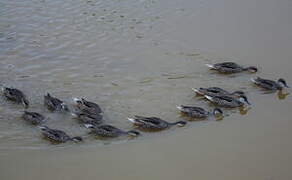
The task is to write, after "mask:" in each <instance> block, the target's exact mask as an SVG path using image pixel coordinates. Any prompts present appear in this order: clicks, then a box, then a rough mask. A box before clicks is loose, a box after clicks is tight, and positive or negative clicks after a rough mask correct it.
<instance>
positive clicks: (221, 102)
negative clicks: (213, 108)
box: [205, 95, 250, 108]
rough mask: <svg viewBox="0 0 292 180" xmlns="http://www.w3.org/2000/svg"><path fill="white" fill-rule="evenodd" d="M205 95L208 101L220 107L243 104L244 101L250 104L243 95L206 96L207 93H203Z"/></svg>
mask: <svg viewBox="0 0 292 180" xmlns="http://www.w3.org/2000/svg"><path fill="white" fill-rule="evenodd" d="M205 97H206V98H207V99H208V100H209V101H211V102H212V103H214V104H216V105H218V106H220V107H227V108H236V107H241V106H243V105H245V103H246V104H248V105H250V103H249V102H248V100H247V97H246V96H245V95H241V96H239V97H238V98H235V97H231V96H208V95H205Z"/></svg>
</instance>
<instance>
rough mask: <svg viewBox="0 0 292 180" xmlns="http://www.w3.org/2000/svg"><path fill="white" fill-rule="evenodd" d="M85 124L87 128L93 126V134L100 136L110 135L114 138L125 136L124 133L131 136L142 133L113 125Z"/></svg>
mask: <svg viewBox="0 0 292 180" xmlns="http://www.w3.org/2000/svg"><path fill="white" fill-rule="evenodd" d="M85 126H86V127H87V128H91V129H92V131H91V134H94V135H96V136H100V137H110V138H114V137H119V136H123V135H129V136H133V137H136V136H138V135H140V133H139V132H138V131H134V130H131V131H123V130H121V129H119V128H116V127H114V126H112V125H107V124H104V125H100V126H93V125H92V124H85Z"/></svg>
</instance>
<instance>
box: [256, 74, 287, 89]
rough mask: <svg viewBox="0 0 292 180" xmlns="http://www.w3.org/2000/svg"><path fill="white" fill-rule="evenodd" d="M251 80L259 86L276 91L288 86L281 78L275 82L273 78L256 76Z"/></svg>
mask: <svg viewBox="0 0 292 180" xmlns="http://www.w3.org/2000/svg"><path fill="white" fill-rule="evenodd" d="M251 81H252V82H253V83H255V84H256V85H258V86H259V87H262V88H263V89H266V90H272V91H277V90H282V89H283V88H284V87H286V88H289V86H288V85H287V83H286V81H285V80H284V79H283V78H280V79H278V81H277V82H276V81H273V80H269V79H263V78H260V77H256V78H252V79H251Z"/></svg>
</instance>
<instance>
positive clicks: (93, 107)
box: [73, 98, 102, 114]
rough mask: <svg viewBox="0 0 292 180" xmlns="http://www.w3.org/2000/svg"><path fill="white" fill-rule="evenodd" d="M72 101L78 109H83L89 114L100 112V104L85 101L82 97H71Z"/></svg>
mask: <svg viewBox="0 0 292 180" xmlns="http://www.w3.org/2000/svg"><path fill="white" fill-rule="evenodd" d="M73 101H74V102H75V105H76V107H77V108H78V109H79V110H80V111H84V112H87V113H90V114H100V113H102V110H101V108H100V106H99V105H98V104H96V103H94V102H90V101H87V100H85V99H84V98H81V99H80V98H73Z"/></svg>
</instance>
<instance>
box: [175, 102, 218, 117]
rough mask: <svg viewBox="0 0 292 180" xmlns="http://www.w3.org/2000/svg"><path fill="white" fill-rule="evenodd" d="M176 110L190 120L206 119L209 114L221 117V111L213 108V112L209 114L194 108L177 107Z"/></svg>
mask: <svg viewBox="0 0 292 180" xmlns="http://www.w3.org/2000/svg"><path fill="white" fill-rule="evenodd" d="M177 108H178V109H179V110H180V111H181V112H182V113H184V114H186V115H187V116H188V117H190V118H207V117H208V116H210V115H211V114H213V115H214V116H221V115H222V114H223V111H222V110H221V109H219V108H215V109H214V110H213V112H209V111H207V110H205V109H204V108H201V107H195V106H183V105H181V106H177Z"/></svg>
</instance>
